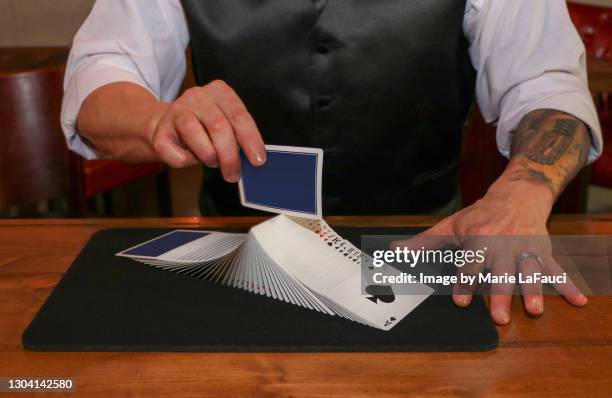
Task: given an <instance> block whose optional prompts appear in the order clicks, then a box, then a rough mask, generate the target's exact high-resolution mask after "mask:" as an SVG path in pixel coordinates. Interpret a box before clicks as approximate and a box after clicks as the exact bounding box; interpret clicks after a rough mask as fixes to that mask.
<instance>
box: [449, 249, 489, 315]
mask: <svg viewBox="0 0 612 398" xmlns="http://www.w3.org/2000/svg"><path fill="white" fill-rule="evenodd" d="M469 249H470V250H474V249H473V248H471V247H469ZM485 261H486V259H485ZM485 261H473V262H470V263H466V264H465V265H464V266H463V267H461V268H458V269H457V279H458V283H457V284H455V286H454V287H453V302H454V303H455V304H456V305H457V306H459V307H467V306H469V305H470V303H471V302H472V297H473V295H474V291H475V290H476V288H477V287H478V276H479V274H480V273H481V272H482V271H483V270H484V268H485ZM466 277H468V278H469V279H468V278H466ZM462 280H468V281H471V282H468V283H462Z"/></svg>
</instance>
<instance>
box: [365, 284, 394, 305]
mask: <svg viewBox="0 0 612 398" xmlns="http://www.w3.org/2000/svg"><path fill="white" fill-rule="evenodd" d="M365 291H366V293H367V294H370V295H371V297H366V298H367V299H368V300H370V301H371V302H373V303H374V304H378V301H379V300H380V301H381V302H383V303H387V304H389V303H392V302H394V301H395V294H394V293H393V289H391V286H379V285H370V286H368V287H366V289H365Z"/></svg>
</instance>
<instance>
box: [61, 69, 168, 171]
mask: <svg viewBox="0 0 612 398" xmlns="http://www.w3.org/2000/svg"><path fill="white" fill-rule="evenodd" d="M116 82H129V83H134V84H138V85H139V86H142V87H143V88H145V89H147V90H148V91H150V92H151V94H153V95H154V96H155V97H156V98H157V94H155V93H154V92H152V91H151V89H150V88H149V87H148V86H147V84H146V83H145V81H144V80H143V79H142V77H141V76H140V75H138V74H137V73H134V72H131V71H128V70H125V69H122V68H119V67H116V66H111V65H108V64H105V63H97V62H93V63H91V64H89V65H84V66H81V67H80V68H78V69H77V70H76V71H75V72H74V74H73V75H70V74H69V71H68V72H67V74H66V78H65V82H64V89H65V90H64V98H63V101H62V112H61V125H62V130H63V132H64V136H65V138H66V144H67V145H68V148H69V149H70V150H72V151H74V152H76V153H78V154H79V155H81V156H83V157H84V158H85V159H87V160H92V159H101V158H104V155H103V154H102V153H100V151H98V150H97V149H96V148H95V146H94V145H93V144H92V143H91V142H89V141H88V140H87V139H86V138H85V137H82V136H81V135H80V134H79V131H78V127H77V118H78V115H79V112H80V110H81V106H82V105H83V102H84V101H85V99H86V98H87V97H88V96H89V95H90V94H91V93H92V92H93V91H95V90H96V89H98V88H100V87H102V86H104V85H107V84H110V83H116Z"/></svg>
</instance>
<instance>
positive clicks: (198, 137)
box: [145, 80, 266, 182]
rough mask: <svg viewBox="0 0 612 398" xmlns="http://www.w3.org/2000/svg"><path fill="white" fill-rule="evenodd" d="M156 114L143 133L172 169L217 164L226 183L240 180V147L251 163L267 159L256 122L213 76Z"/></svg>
mask: <svg viewBox="0 0 612 398" xmlns="http://www.w3.org/2000/svg"><path fill="white" fill-rule="evenodd" d="M162 110H163V114H161V115H160V113H159V112H157V113H154V114H153V115H152V116H151V119H150V120H149V122H148V126H147V128H146V131H145V134H146V136H147V140H148V142H149V143H150V145H151V147H152V148H153V150H154V151H155V153H156V154H157V156H158V157H159V158H160V159H161V160H162V161H164V162H165V163H167V164H168V165H170V166H172V167H177V168H178V167H185V166H190V165H194V164H196V163H198V162H202V163H204V164H205V165H207V166H208V167H220V168H221V172H222V174H223V177H224V179H225V180H226V181H228V182H236V181H238V179H239V178H240V155H239V152H238V151H239V148H242V150H243V151H244V153H245V155H246V156H247V158H248V159H249V161H250V162H251V163H252V164H253V165H255V166H260V165H262V164H263V163H264V162H265V161H266V151H265V147H264V142H263V139H262V138H261V134H260V133H259V130H258V129H257V125H256V124H255V121H254V120H253V118H252V117H251V115H250V114H249V112H248V111H247V109H246V107H245V105H244V104H243V102H242V101H241V100H240V98H239V97H238V95H237V94H236V93H235V92H234V90H233V89H232V88H231V87H230V86H228V85H227V84H226V83H225V82H223V81H220V80H215V81H213V82H212V83H209V84H207V85H205V86H203V87H194V88H190V89H188V90H187V91H185V93H184V94H183V95H182V96H181V97H180V98H178V99H177V100H176V101H174V102H173V103H170V104H167V105H166V106H165V107H164V108H162Z"/></svg>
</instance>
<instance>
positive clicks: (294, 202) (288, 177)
mask: <svg viewBox="0 0 612 398" xmlns="http://www.w3.org/2000/svg"><path fill="white" fill-rule="evenodd" d="M266 155H267V160H266V163H265V164H264V165H263V166H259V167H255V166H253V165H251V164H250V163H249V162H248V160H247V159H246V157H245V156H244V153H243V154H242V155H241V156H242V178H241V179H240V181H239V183H238V188H239V191H240V201H241V202H242V205H243V206H245V207H250V208H254V209H259V210H264V211H268V212H272V213H280V214H287V215H294V216H298V217H307V218H321V217H322V210H321V206H322V203H321V181H322V170H323V169H322V167H323V151H322V150H321V149H317V148H300V147H288V146H276V145H267V146H266Z"/></svg>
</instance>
